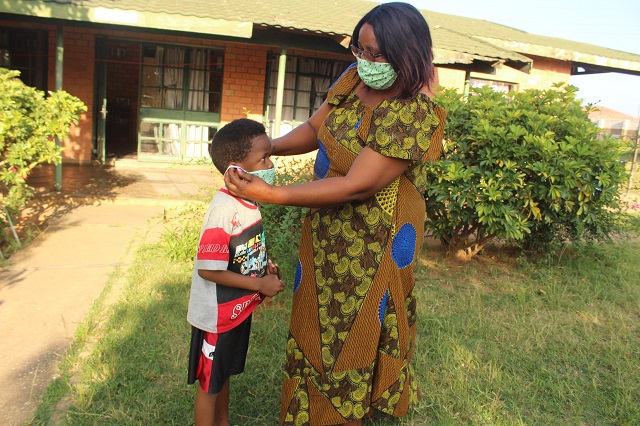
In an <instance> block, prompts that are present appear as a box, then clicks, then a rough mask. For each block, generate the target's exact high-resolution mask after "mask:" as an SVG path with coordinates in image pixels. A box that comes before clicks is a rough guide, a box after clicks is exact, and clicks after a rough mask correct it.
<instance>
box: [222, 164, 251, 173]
mask: <svg viewBox="0 0 640 426" xmlns="http://www.w3.org/2000/svg"><path fill="white" fill-rule="evenodd" d="M229 169H238V170H240V171H242V172H245V173H247V171H246V170H245V169H243V168H242V167H240V166H236V165H233V164H231V165H229V167H227V170H225V171H224V174H223V176H224V175H226V174H227V172H228V171H229Z"/></svg>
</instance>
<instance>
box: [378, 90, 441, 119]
mask: <svg viewBox="0 0 640 426" xmlns="http://www.w3.org/2000/svg"><path fill="white" fill-rule="evenodd" d="M401 111H402V113H403V115H405V116H406V114H411V115H412V116H413V117H414V120H416V119H421V118H422V119H424V118H426V117H431V118H432V120H433V121H435V122H439V121H442V122H444V120H445V119H446V118H447V113H446V111H445V110H444V109H443V108H442V107H440V106H439V105H438V104H436V103H435V102H434V101H433V99H432V98H431V97H430V96H429V95H427V94H426V93H423V92H418V93H416V94H415V95H413V96H410V97H408V98H396V99H391V100H389V101H388V102H382V103H381V104H380V105H379V106H378V108H377V110H376V111H375V113H374V115H376V116H385V115H386V114H388V113H389V112H401ZM430 121H431V120H430Z"/></svg>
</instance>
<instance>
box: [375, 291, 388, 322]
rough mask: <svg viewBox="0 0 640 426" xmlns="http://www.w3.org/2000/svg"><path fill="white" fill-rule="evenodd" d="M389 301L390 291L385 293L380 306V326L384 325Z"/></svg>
mask: <svg viewBox="0 0 640 426" xmlns="http://www.w3.org/2000/svg"><path fill="white" fill-rule="evenodd" d="M387 300H389V290H387V291H385V292H384V296H382V300H381V301H380V306H379V307H378V319H379V320H380V325H382V320H383V319H384V313H385V312H386V311H387Z"/></svg>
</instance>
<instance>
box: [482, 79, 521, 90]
mask: <svg viewBox="0 0 640 426" xmlns="http://www.w3.org/2000/svg"><path fill="white" fill-rule="evenodd" d="M484 86H491V88H492V89H493V90H495V91H496V92H502V93H509V92H511V91H514V90H516V85H515V84H513V83H505V82H503V81H494V80H483V79H481V78H472V79H471V87H484Z"/></svg>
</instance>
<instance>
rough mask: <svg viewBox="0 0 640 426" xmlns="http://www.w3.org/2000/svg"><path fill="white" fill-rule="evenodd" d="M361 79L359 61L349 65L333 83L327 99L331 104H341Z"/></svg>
mask: <svg viewBox="0 0 640 426" xmlns="http://www.w3.org/2000/svg"><path fill="white" fill-rule="evenodd" d="M359 81H360V77H359V76H358V67H357V63H356V62H354V63H353V64H351V65H349V68H347V69H346V70H345V71H344V72H343V73H342V75H340V77H338V79H337V80H336V81H335V82H334V83H333V84H332V85H331V87H330V88H329V91H328V92H327V100H328V102H329V104H330V105H339V104H340V102H342V100H343V99H344V98H346V97H347V96H349V94H350V93H351V91H352V90H353V88H354V87H355V85H356V84H358V82H359Z"/></svg>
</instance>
